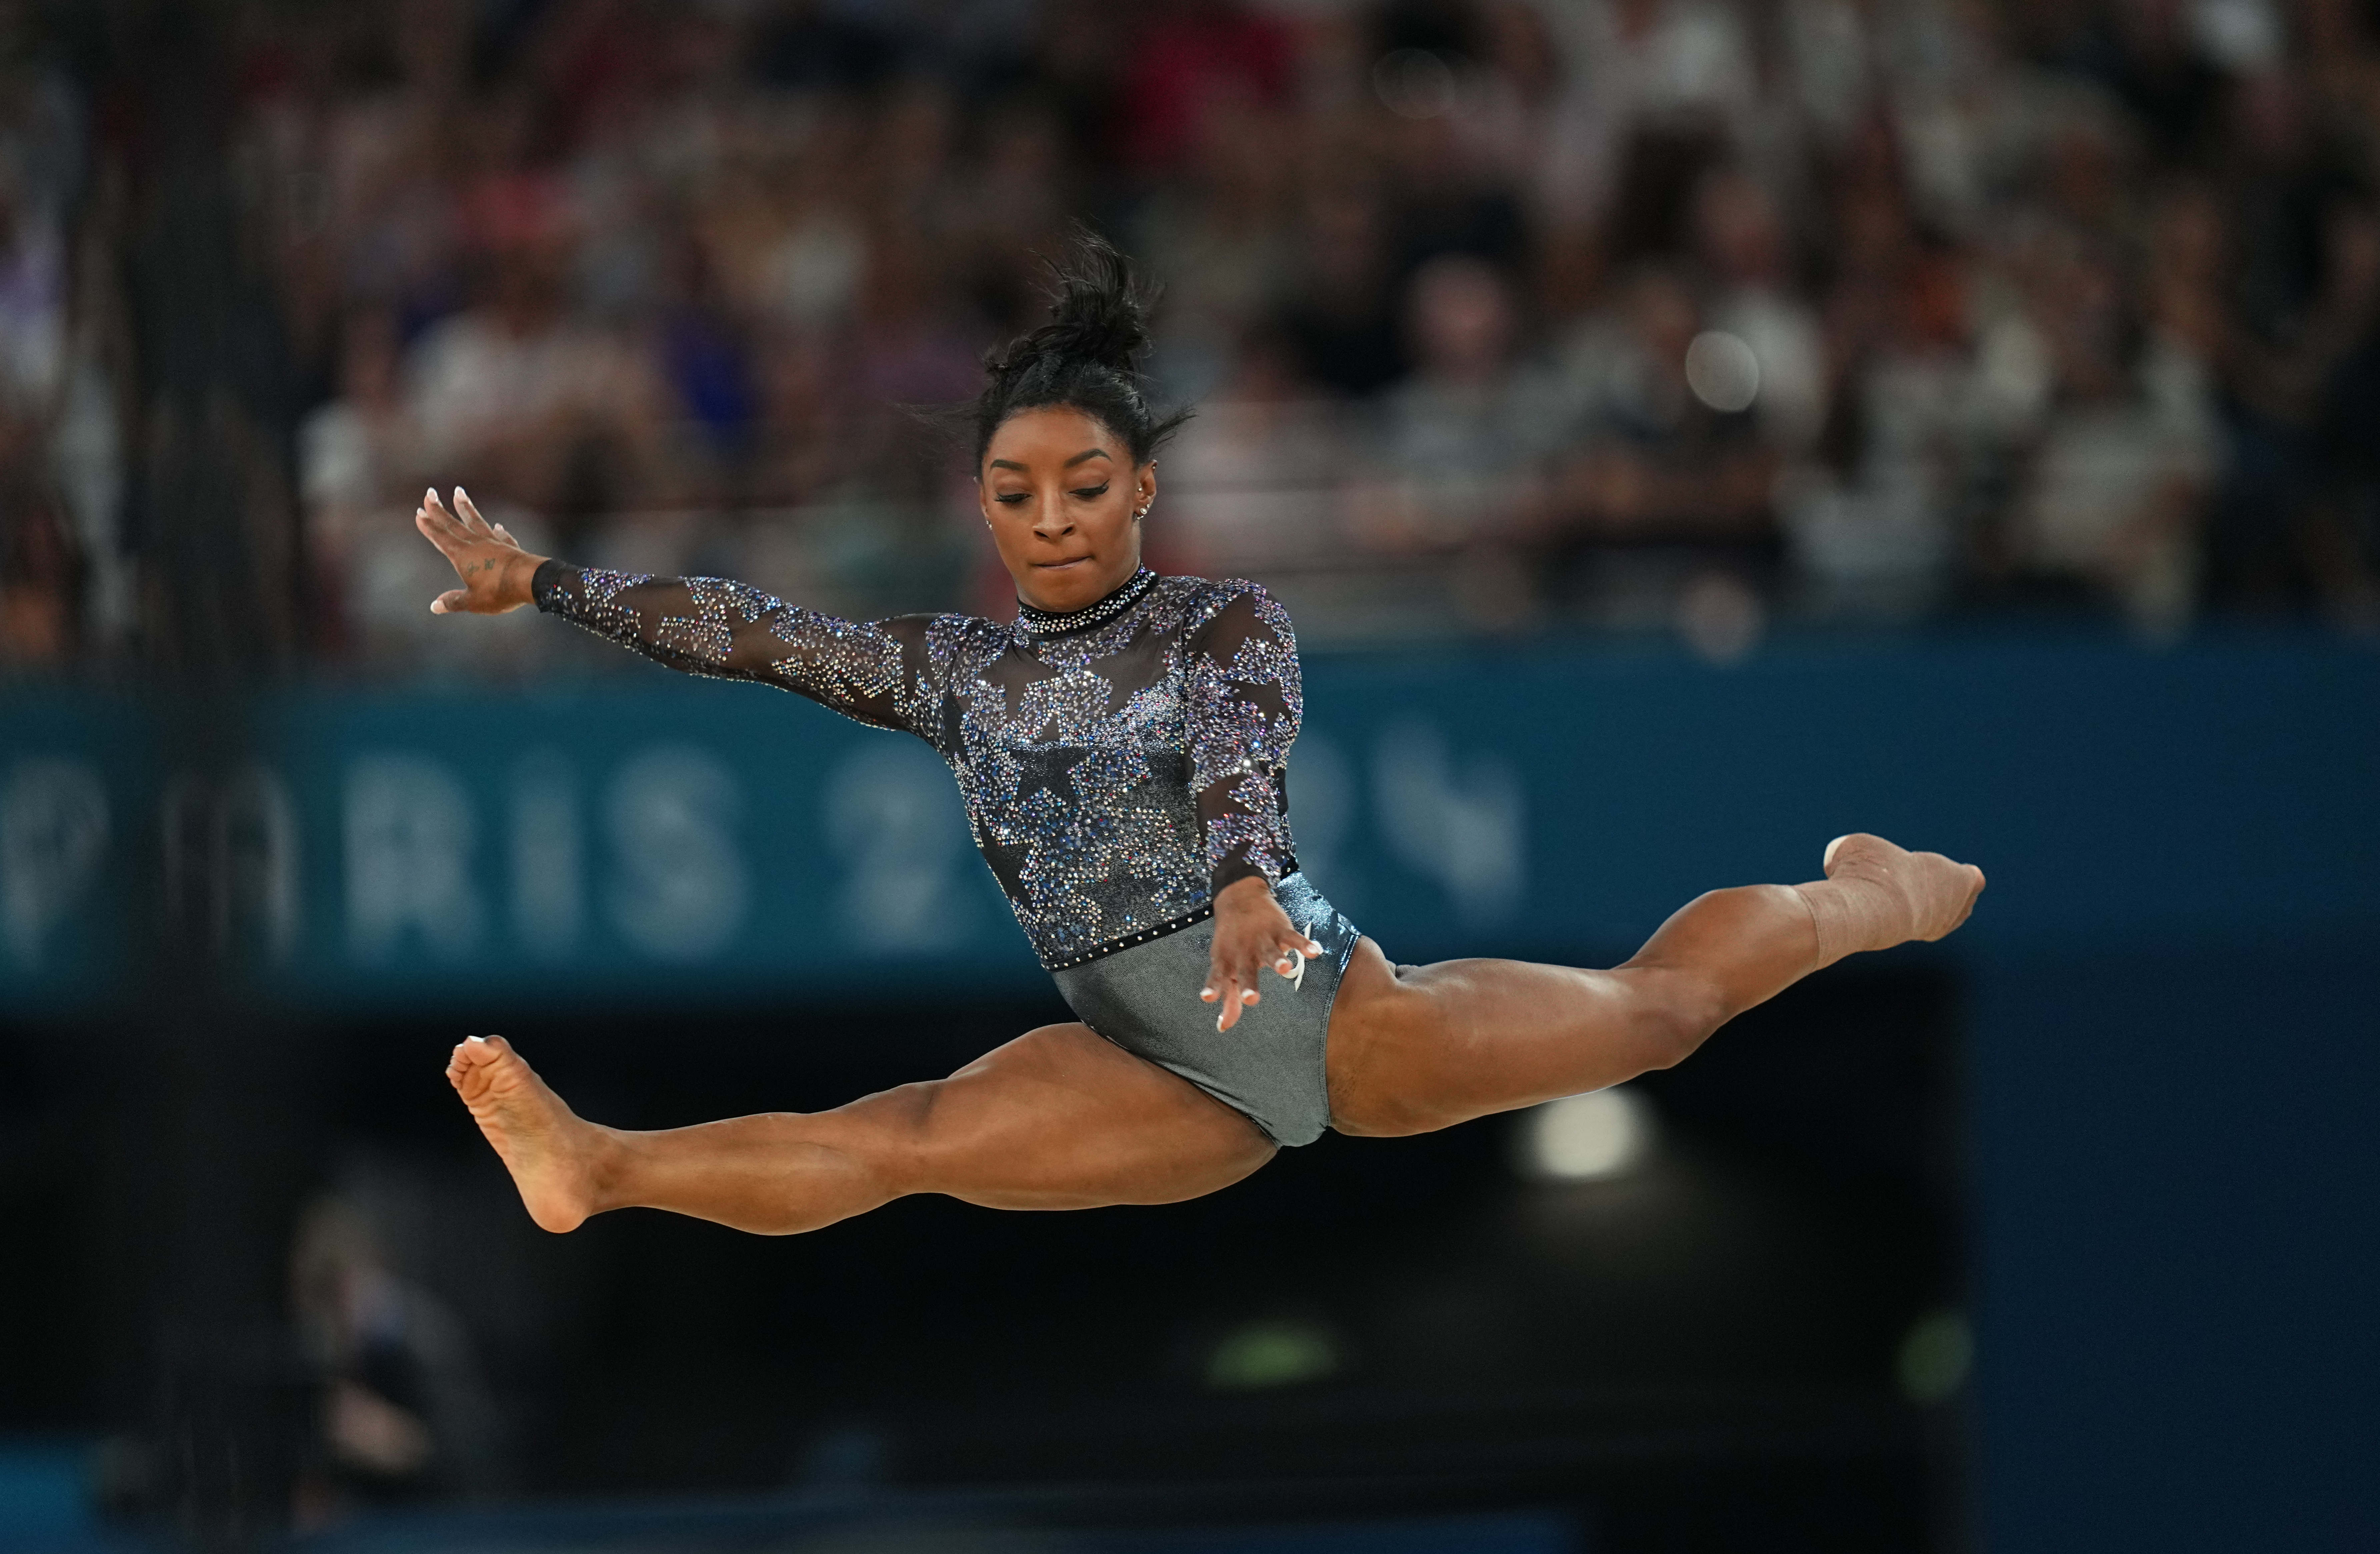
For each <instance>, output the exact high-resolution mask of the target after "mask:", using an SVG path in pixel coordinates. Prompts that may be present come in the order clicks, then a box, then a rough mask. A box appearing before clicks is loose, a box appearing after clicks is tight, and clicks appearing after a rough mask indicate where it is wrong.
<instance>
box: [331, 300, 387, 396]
mask: <svg viewBox="0 0 2380 1554" xmlns="http://www.w3.org/2000/svg"><path fill="white" fill-rule="evenodd" d="M401 366H402V349H401V346H400V344H399V342H398V340H397V337H396V321H395V319H393V318H391V317H390V316H389V314H388V313H387V311H386V310H383V309H379V308H367V309H362V310H358V311H357V312H355V313H352V314H350V315H349V316H348V318H347V323H346V331H345V333H344V334H342V336H341V340H340V349H339V393H340V395H341V396H342V397H343V398H346V399H347V400H349V401H350V402H352V403H354V404H355V405H358V406H359V407H365V408H368V409H383V408H386V407H393V406H395V404H396V402H397V399H398V395H399V393H400V390H401V388H402V378H401V373H400V368H401Z"/></svg>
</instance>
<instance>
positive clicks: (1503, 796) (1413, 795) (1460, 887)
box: [1372, 721, 1527, 924]
mask: <svg viewBox="0 0 2380 1554" xmlns="http://www.w3.org/2000/svg"><path fill="white" fill-rule="evenodd" d="M1372 790H1373V794H1372V796H1373V799H1374V802H1375V803H1376V804H1377V805H1378V815H1379V823H1380V834H1381V838H1382V840H1384V841H1385V842H1386V843H1387V844H1388V846H1389V850H1390V853H1391V854H1393V855H1394V856H1395V857H1396V858H1397V859H1398V861H1399V862H1401V863H1403V865H1404V866H1405V867H1406V868H1410V869H1412V870H1413V871H1414V872H1415V873H1416V874H1419V875H1421V876H1422V877H1423V878H1425V879H1427V880H1432V881H1434V882H1435V883H1436V884H1437V885H1439V888H1441V889H1442V890H1444V891H1445V892H1446V893H1447V896H1448V898H1449V899H1450V900H1451V902H1452V903H1453V904H1454V909H1455V912H1456V914H1457V915H1458V916H1459V917H1462V918H1463V920H1464V921H1465V922H1466V923H1472V924H1484V923H1492V922H1495V921H1497V920H1498V919H1500V918H1502V917H1506V916H1508V915H1510V914H1511V913H1512V911H1513V910H1514V909H1515V908H1517V907H1518V906H1519V905H1520V904H1521V896H1522V892H1523V891H1524V889H1525V888H1526V885H1527V872H1526V861H1525V860H1526V857H1527V851H1526V839H1527V823H1526V821H1527V816H1526V810H1525V806H1524V800H1523V797H1522V792H1521V780H1520V778H1519V777H1518V776H1516V775H1515V774H1514V773H1513V771H1512V767H1511V766H1510V765H1509V764H1507V763H1506V762H1505V761H1503V760H1501V759H1498V758H1497V757H1494V756H1475V757H1473V758H1472V759H1469V760H1468V761H1465V762H1464V763H1463V767H1462V769H1461V770H1460V771H1457V770H1456V769H1455V767H1454V764H1453V762H1452V761H1451V759H1449V757H1448V754H1447V745H1446V736H1445V735H1444V734H1442V733H1441V732H1440V731H1439V728H1438V727H1437V725H1436V724H1434V723H1425V722H1417V721H1415V722H1401V723H1397V724H1395V725H1393V726H1391V727H1390V728H1388V729H1385V730H1383V731H1382V732H1381V734H1380V736H1379V738H1378V742H1377V743H1376V744H1375V745H1374V746H1373V747H1372Z"/></svg>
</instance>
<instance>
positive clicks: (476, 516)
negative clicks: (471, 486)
mask: <svg viewBox="0 0 2380 1554" xmlns="http://www.w3.org/2000/svg"><path fill="white" fill-rule="evenodd" d="M455 516H456V517H458V518H460V519H462V521H463V527H464V528H468V529H469V530H470V531H471V532H472V533H473V534H476V535H479V536H480V537H481V538H483V539H493V538H494V536H495V531H494V530H493V529H492V528H489V527H488V520H487V519H485V518H483V517H481V516H480V506H479V504H478V503H476V502H473V501H472V500H471V493H470V492H467V491H465V490H464V489H463V488H462V487H460V486H456V487H455Z"/></svg>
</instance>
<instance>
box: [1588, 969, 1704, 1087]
mask: <svg viewBox="0 0 2380 1554" xmlns="http://www.w3.org/2000/svg"><path fill="white" fill-rule="evenodd" d="M1615 975H1617V976H1620V977H1624V978H1625V979H1626V982H1625V985H1626V987H1627V989H1628V992H1629V1007H1628V1015H1627V1018H1628V1023H1629V1027H1630V1034H1631V1036H1632V1038H1633V1044H1634V1045H1635V1046H1637V1047H1638V1048H1639V1049H1640V1050H1642V1051H1643V1052H1644V1054H1645V1067H1647V1068H1648V1069H1650V1068H1675V1067H1676V1066H1677V1065H1678V1064H1680V1063H1682V1062H1685V1061H1686V1060H1687V1059H1688V1058H1690V1057H1692V1056H1694V1050H1695V1049H1697V1048H1699V1047H1701V1046H1702V1044H1703V1043H1704V1042H1706V1041H1707V1040H1709V1039H1710V1038H1711V1034H1712V1033H1713V1032H1714V1031H1716V1030H1718V1027H1719V1026H1723V1025H1725V1024H1726V1023H1727V1021H1728V1017H1729V1015H1730V1014H1731V1013H1732V1011H1730V1009H1729V1008H1728V1006H1727V994H1726V992H1725V990H1724V989H1721V988H1720V987H1719V986H1718V983H1716V982H1714V981H1712V980H1711V979H1710V978H1709V977H1703V976H1700V975H1698V974H1697V973H1694V972H1691V971H1682V970H1677V969H1674V968H1671V967H1667V966H1662V967H1653V966H1645V967H1635V968H1630V969H1627V970H1623V971H1621V972H1619V973H1616V974H1615Z"/></svg>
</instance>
